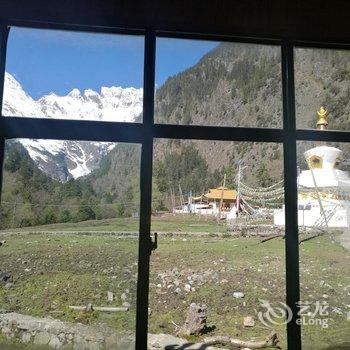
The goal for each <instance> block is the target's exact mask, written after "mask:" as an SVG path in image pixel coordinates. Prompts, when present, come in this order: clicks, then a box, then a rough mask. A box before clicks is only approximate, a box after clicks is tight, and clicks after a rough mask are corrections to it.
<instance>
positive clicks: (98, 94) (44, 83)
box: [2, 28, 144, 122]
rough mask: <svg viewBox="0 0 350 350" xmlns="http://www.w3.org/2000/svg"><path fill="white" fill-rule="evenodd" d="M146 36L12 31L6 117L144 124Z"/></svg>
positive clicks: (4, 111) (10, 36)
mask: <svg viewBox="0 0 350 350" xmlns="http://www.w3.org/2000/svg"><path fill="white" fill-rule="evenodd" d="M143 48H144V40H143V37H142V36H131V35H112V34H90V33H82V32H80V33H79V32H68V31H57V30H39V29H23V28H12V29H11V31H10V35H9V39H8V47H7V59H6V74H5V87H4V106H3V110H2V114H3V115H5V116H16V117H34V118H36V117H40V118H45V117H47V118H61V119H82V120H102V121H117V122H141V121H142V98H143V92H142V84H143V51H144V50H143Z"/></svg>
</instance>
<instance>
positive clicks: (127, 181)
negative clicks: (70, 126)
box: [0, 139, 141, 349]
mask: <svg viewBox="0 0 350 350" xmlns="http://www.w3.org/2000/svg"><path fill="white" fill-rule="evenodd" d="M140 149H141V147H140V145H137V144H122V143H118V144H111V143H109V144H104V143H96V142H80V141H57V140H45V141H43V140H28V139H26V140H24V139H14V140H9V141H6V146H5V162H4V178H3V188H2V203H1V207H0V216H1V221H0V222H1V231H0V241H1V244H0V248H1V249H0V260H1V269H0V281H1V282H0V283H1V288H0V309H1V310H3V311H2V312H5V314H4V313H2V314H1V315H2V316H1V317H2V322H3V321H4V320H6V322H9V323H10V322H11V319H13V318H16V319H18V320H19V321H18V322H19V323H17V324H18V327H17V328H16V327H15V326H13V328H12V331H9V332H7V333H6V332H5V331H4V332H3V334H4V337H2V338H1V339H0V348H3V346H5V345H4V344H3V343H6V342H9V343H10V345H11V346H13V344H14V343H18V342H33V343H34V345H35V346H36V347H35V348H37V346H39V345H46V344H48V343H49V344H50V345H52V346H53V345H54V346H55V347H56V346H58V345H62V346H63V345H66V346H68V347H71V346H74V347H76V348H78V347H79V348H86V344H87V343H88V344H90V345H89V346H91V348H97V347H100V346H104V347H106V348H113V349H132V348H133V347H134V331H135V315H136V282H137V261H138V255H137V252H138V239H137V238H138V234H137V233H138V225H139V219H138V217H139V215H138V212H139V198H140V190H139V172H140ZM93 159H94V160H95V161H93ZM77 169H78V170H77ZM91 305H92V309H91ZM73 306H76V307H78V309H74V308H72V307H73ZM100 308H102V309H100ZM103 308H104V309H103ZM106 308H107V309H106ZM116 308H117V309H116ZM120 308H121V309H120ZM7 312H10V313H7ZM14 313H15V314H14ZM31 317H32V318H31ZM57 320H60V321H63V322H64V324H59V323H57V322H56V321H57ZM39 321H40V322H42V324H43V328H42V329H41V330H40V329H38V326H36V325H38V322H39ZM21 322H25V323H26V325H27V326H24V327H31V328H29V329H27V328H21V326H20V324H21ZM53 322H56V323H55V324H53ZM79 324H80V325H79ZM81 324H83V326H82V325H81ZM28 325H30V326H28ZM44 327H45V332H43V329H44ZM46 331H47V332H46ZM61 333H62V334H61ZM6 338H9V339H8V340H6ZM1 344H2V345H1ZM89 348H90V347H89Z"/></svg>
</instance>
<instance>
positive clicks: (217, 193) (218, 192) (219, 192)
mask: <svg viewBox="0 0 350 350" xmlns="http://www.w3.org/2000/svg"><path fill="white" fill-rule="evenodd" d="M204 196H205V197H206V198H207V199H212V200H220V199H221V196H222V198H223V200H224V201H235V200H236V197H237V192H236V190H230V189H228V188H227V187H224V188H222V187H218V188H211V189H210V190H209V192H208V193H206V194H205V195H204Z"/></svg>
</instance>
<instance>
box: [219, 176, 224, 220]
mask: <svg viewBox="0 0 350 350" xmlns="http://www.w3.org/2000/svg"><path fill="white" fill-rule="evenodd" d="M225 185H226V174H224V181H223V182H222V188H221V198H220V204H219V214H218V221H220V219H221V208H222V204H223V201H224V188H225Z"/></svg>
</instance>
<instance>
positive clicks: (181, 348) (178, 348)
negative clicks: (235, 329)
mask: <svg viewBox="0 0 350 350" xmlns="http://www.w3.org/2000/svg"><path fill="white" fill-rule="evenodd" d="M194 344H195V343H186V344H183V345H167V346H166V347H165V348H164V350H186V349H188V348H189V347H190V346H192V345H194ZM212 346H213V345H209V344H208V345H206V344H202V345H200V346H199V347H198V348H196V350H205V349H208V348H209V347H212Z"/></svg>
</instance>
